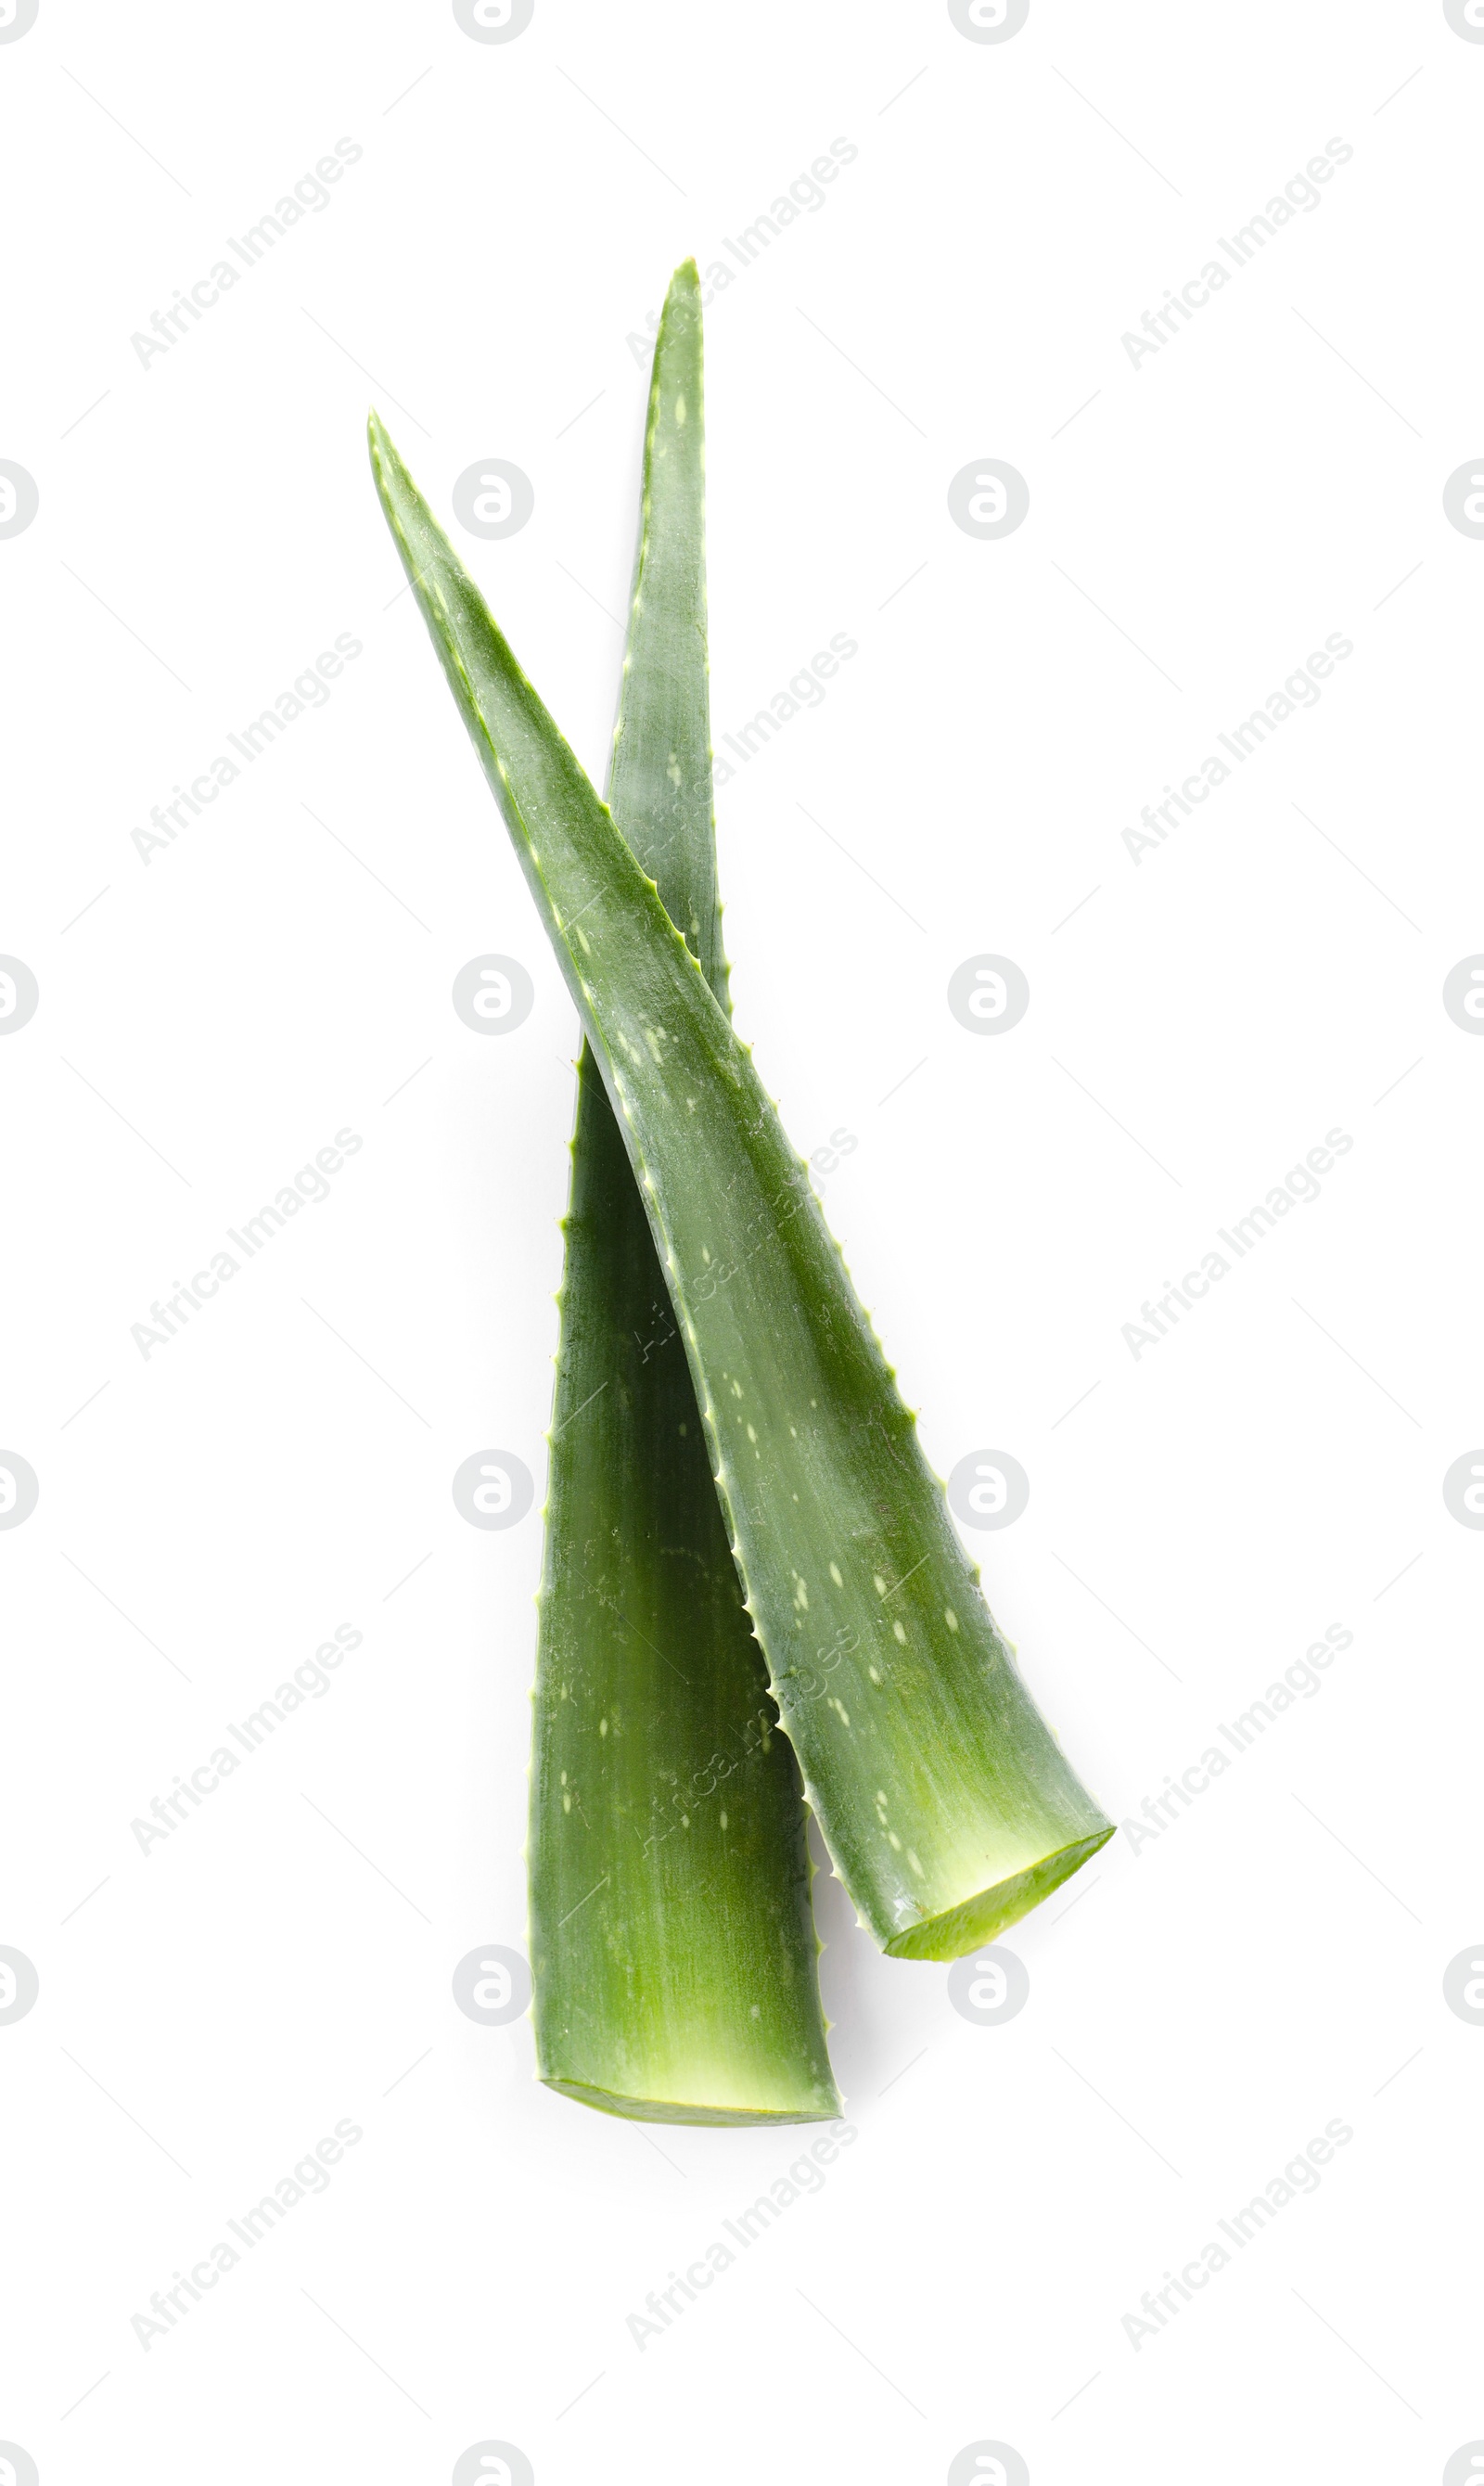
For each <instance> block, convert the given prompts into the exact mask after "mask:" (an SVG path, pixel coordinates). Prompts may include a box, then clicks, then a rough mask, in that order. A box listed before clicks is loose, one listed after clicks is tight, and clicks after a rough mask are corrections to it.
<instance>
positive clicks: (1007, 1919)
mask: <svg viewBox="0 0 1484 2486" xmlns="http://www.w3.org/2000/svg"><path fill="white" fill-rule="evenodd" d="M1113 1828H1114V1825H1113V1823H1112V1822H1110V1823H1109V1824H1108V1826H1107V1828H1106V1829H1104V1830H1099V1831H1096V1832H1094V1834H1093V1835H1092V1837H1090V1838H1077V1839H1074V1840H1073V1841H1072V1843H1071V1844H1070V1845H1069V1846H1067V1847H1058V1850H1057V1852H1056V1854H1055V1855H1053V1856H1043V1857H1042V1858H1041V1860H1040V1862H1039V1864H1031V1865H1030V1866H1028V1868H1027V1869H1026V1871H1025V1872H1024V1873H1012V1874H1011V1875H1010V1877H1009V1879H1008V1880H1007V1881H1004V1882H996V1883H994V1884H992V1885H991V1887H990V1888H989V1889H988V1890H987V1891H979V1892H976V1894H975V1896H974V1897H973V1898H972V1899H965V1900H964V1901H963V1903H962V1905H961V1906H959V1907H956V1908H947V1909H945V1911H944V1913H943V1914H942V1916H938V1917H926V1918H924V1919H923V1920H922V1922H921V1924H916V1925H909V1926H908V1928H907V1930H906V1932H905V1933H901V1934H895V1935H893V1939H892V1940H891V1941H890V1942H889V1943H888V1944H887V1946H886V1948H887V1950H888V1951H889V1952H890V1954H891V1956H892V1957H893V1959H962V1958H963V1957H964V1956H965V1954H966V1953H967V1952H969V1951H971V1950H977V1949H978V1947H979V1945H980V1944H981V1943H986V1942H992V1941H993V1940H994V1937H995V1936H996V1934H1003V1932H1004V1930H1005V1927H1006V1926H1007V1925H1014V1924H1018V1923H1019V1922H1020V1920H1021V1918H1022V1917H1028V1916H1029V1915H1030V1914H1031V1909H1032V1908H1038V1907H1039V1906H1040V1904H1041V1901H1042V1900H1043V1899H1049V1898H1050V1896H1051V1894H1052V1892H1053V1891H1055V1890H1057V1889H1058V1888H1059V1886H1060V1885H1061V1883H1063V1882H1067V1881H1070V1880H1071V1877H1072V1875H1073V1874H1074V1873H1076V1872H1078V1871H1080V1869H1081V1868H1082V1866H1083V1865H1084V1864H1086V1862H1087V1860H1088V1858H1089V1857H1092V1856H1095V1855H1096V1854H1097V1851H1098V1849H1099V1848H1100V1847H1106V1846H1107V1844H1108V1841H1109V1840H1110V1838H1112V1837H1113Z"/></svg>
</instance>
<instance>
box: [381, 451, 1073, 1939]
mask: <svg viewBox="0 0 1484 2486" xmlns="http://www.w3.org/2000/svg"><path fill="white" fill-rule="evenodd" d="M371 462H372V467H373V471H374V474H375V478H376V483H377V488H378V491H379V493H380V495H381V500H382V506H383V509H384V511H385V512H386V515H387V518H388V520H389V522H390V524H391V527H392V532H393V535H394V537H395V539H396V540H397V543H398V549H399V551H400V554H401V558H402V561H403V564H404V566H405V567H406V570H407V573H408V576H409V578H410V579H411V581H412V584H413V588H414V592H415V594H416V595H417V598H418V601H419V603H420V605H421V607H422V610H423V615H424V619H425V621H426V622H427V625H428V629H429V633H430V635H431V637H432V640H433V645H434V647H435V649H436V650H437V653H438V655H439V658H440V660H441V662H442V664H443V668H444V672H445V674H446V676H447V678H448V681H449V684H450V687H451V689H452V690H453V697H454V701H455V703H456V704H457V706H458V708H459V710H460V713H461V714H462V716H463V719H464V722H465V725H466V726H467V727H468V729H469V732H470V734H471V736H472V738H473V741H474V744H475V748H476V750H477V752H478V754H479V757H480V760H481V765H482V766H483V769H484V772H485V775H486V778H487V779H488V782H489V784H490V787H491V789H492V790H493V792H494V794H495V798H496V800H497V802H498V803H499V805H500V808H501V810H502V812H503V814H504V816H505V820H506V824H507V826H508V830H509V832H510V837H511V841H512V842H513V844H514V847H515V851H516V854H517V856H518V857H519V859H520V862H521V864H522V867H523V869H524V870H525V873H526V877H527V881H528V884H529V886H530V889H531V892H532V896H533V897H534V898H535V900H536V906H537V909H538V911H539V913H540V915H541V918H542V921H543V923H544V924H545V926H546V929H547V932H548V934H549V936H550V938H551V941H552V945H553V948H554V950H555V952H556V955H557V958H558V961H559V964H560V965H561V967H562V970H563V975H564V976H565V978H566V981H567V984H568V987H569V989H570V991H571V993H572V997H573V1000H574V1002H575V1003H576V1005H577V1008H578V1009H579V1011H580V1013H581V1015H582V1019H583V1024H584V1026H585V1028H586V1031H587V1035H588V1040H589V1042H590V1044H591V1048H592V1052H593V1056H594V1059H595V1061H596V1063H597V1066H598V1069H599V1071H600V1073H601V1076H602V1080H603V1084H604V1087H605V1088H606V1090H607V1091H608V1094H609V1097H610V1100H611V1101H612V1103H613V1104H614V1106H615V1108H616V1113H617V1117H618V1127H619V1129H620V1131H621V1133H622V1137H623V1143H624V1146H625V1148H626V1150H627V1152H628V1156H629V1160H630V1162H631V1164H632V1165H633V1167H634V1170H635V1173H636V1174H637V1176H638V1178H639V1183H640V1188H641V1192H642V1195H643V1198H644V1202H645V1207H646V1213H647V1216H648V1219H649V1225H650V1229H651V1232H652V1233H653V1235H654V1238H655V1243H656V1248H657V1250H658V1253H659V1257H660V1261H661V1264H662V1266H663V1269H664V1273H665V1280H666V1284H667V1285H668V1287H669V1290H670V1294H671V1298H672V1301H673V1304H674V1306H675V1311H676V1316H677V1319H678V1322H679V1326H680V1329H681V1332H682V1334H683V1336H684V1339H685V1343H686V1352H687V1356H688V1358H689V1361H690V1366H691V1373H692V1378H693V1381H694V1383H695V1387H696V1395H697V1399H698V1402H699V1404H700V1407H701V1419H702V1423H703V1424H704V1426H705V1432H706V1439H707V1443H708V1446H709V1449H710V1451H711V1456H712V1465H713V1475H714V1478H715V1482H716V1489H717V1493H718V1495H719V1497H720V1500H721V1504H722V1507H723V1510H724V1512H725V1514H726V1517H727V1520H728V1531H729V1535H730V1541H731V1547H732V1555H733V1559H734V1560H735V1561H736V1563H737V1566H738V1569H739V1571H740V1572H741V1575H742V1580H743V1584H744V1587H745V1588H746V1591H747V1608H748V1612H749V1614H750V1615H751V1616H752V1617H753V1621H754V1625H755V1628H756V1632H757V1636H758V1638H759V1640H760V1642H761V1644H762V1648H763V1653H764V1656H765V1657H766V1659H767V1663H768V1670H769V1681H770V1685H771V1688H772V1691H773V1695H774V1698H775V1699H777V1701H778V1703H779V1706H780V1709H781V1711H782V1715H783V1726H784V1728H785V1731H786V1732H787V1735H788V1737H789V1740H790V1742H791V1743H792V1744H793V1747H794V1750H795V1752H796V1753H797V1754H798V1757H799V1761H800V1765H801V1768H802V1771H803V1776H804V1785H805V1793H806V1795H807V1797H808V1800H809V1802H810V1804H811V1808H812V1809H813V1810H814V1812H815V1814H816V1816H817V1818H818V1820H819V1824H820V1827H821V1829H822V1831H823V1833H824V1836H825V1838H826V1840H827V1842H828V1845H829V1848H830V1852H831V1855H832V1857H833V1858H834V1861H835V1864H836V1867H837V1870H838V1873H839V1875H840V1878H841V1879H842V1881H843V1882H844V1884H845V1887H846V1889H847V1890H848V1892H850V1895H851V1897H852V1899H853V1900H854V1902H855V1906H856V1910H857V1913H858V1915H859V1917H860V1919H861V1921H862V1922H863V1923H864V1924H865V1925H866V1927H868V1929H869V1931H870V1932H871V1933H872V1934H873V1935H874V1937H875V1939H876V1940H877V1942H879V1943H880V1944H881V1945H882V1946H883V1947H885V1948H886V1949H888V1950H890V1951H893V1952H895V1953H896V1954H898V1955H899V1956H903V1957H908V1958H926V1959H951V1958H955V1957H957V1956H959V1955H960V1954H962V1953H963V1952H966V1951H969V1950H972V1949H974V1948H975V1947H976V1946H977V1945H978V1944H979V1943H981V1942H984V1941H986V1940H988V1939H989V1938H990V1937H991V1936H992V1935H993V1934H995V1933H996V1932H998V1931H1000V1930H1001V1929H1002V1928H1003V1927H1004V1926H1006V1925H1009V1924H1012V1923H1013V1922H1015V1921H1016V1920H1017V1919H1018V1918H1020V1917H1022V1916H1024V1915H1025V1914H1026V1912H1027V1910H1028V1909H1030V1908H1031V1907H1032V1906H1034V1905H1035V1904H1036V1902H1037V1901H1038V1900H1040V1899H1042V1898H1044V1897H1045V1896H1046V1895H1047V1893H1048V1892H1051V1891H1053V1890H1055V1889H1056V1888H1057V1887H1058V1884H1059V1883H1061V1882H1063V1881H1064V1880H1065V1879H1066V1878H1067V1876H1068V1875H1069V1874H1070V1873H1073V1872H1075V1871H1076V1869H1077V1867H1078V1866H1079V1865H1080V1864H1084V1863H1085V1862H1086V1859H1087V1858H1088V1857H1089V1856H1090V1855H1092V1854H1093V1853H1094V1852H1095V1850H1096V1849H1097V1848H1099V1847H1101V1846H1102V1845H1103V1843H1104V1841H1105V1840H1106V1839H1108V1838H1110V1837H1112V1836H1113V1825H1112V1823H1110V1822H1109V1821H1108V1820H1107V1818H1106V1817H1105V1815H1104V1814H1103V1813H1102V1812H1101V1811H1100V1810H1099V1809H1098V1808H1097V1806H1096V1805H1095V1804H1094V1803H1093V1801H1092V1799H1091V1797H1090V1796H1089V1795H1088V1794H1087V1793H1086V1789H1085V1788H1084V1787H1083V1785H1082V1784H1081V1782H1080V1781H1079V1780H1078V1779H1077V1778H1076V1776H1075V1775H1074V1773H1073V1771H1072V1769H1071V1767H1070V1766H1069V1764H1068V1762H1067V1761H1066V1759H1065V1758H1064V1756H1063V1754H1062V1753H1061V1751H1060V1748H1059V1746H1058V1742H1057V1740H1056V1738H1055V1736H1054V1735H1053V1734H1052V1733H1051V1731H1050V1729H1049V1728H1048V1727H1047V1726H1046V1725H1045V1723H1044V1721H1043V1720H1042V1718H1041V1717H1040V1715H1039V1713H1038V1712H1037V1710H1036V1708H1035V1705H1034V1703H1033V1701H1032V1700H1031V1698H1030V1695H1029V1694H1028V1693H1027V1691H1026V1689H1025V1687H1024V1685H1023V1684H1022V1682H1021V1680H1020V1676H1019V1674H1018V1672H1017V1671H1016V1668H1015V1665H1014V1661H1013V1656H1012V1653H1011V1651H1010V1649H1009V1647H1008V1645H1007V1644H1006V1643H1005V1641H1004V1640H1003V1637H1002V1635H1001V1633H1000V1631H999V1629H998V1627H997V1626H996V1624H995V1622H994V1621H993V1619H992V1617H991V1616H990V1614H989V1612H988V1609H987V1607H986V1606H985V1604H984V1602H983V1599H982V1597H981V1596H980V1594H979V1591H978V1586H977V1580H978V1574H977V1571H976V1568H975V1567H974V1566H973V1565H971V1563H970V1562H969V1561H968V1559H967V1557H966V1556H965V1554H964V1552H963V1549H962V1548H961V1546H960V1545H959V1543H958V1540H957V1538H956V1536H955V1535H954V1533H953V1530H952V1527H951V1525H950V1523H949V1520H948V1507H947V1502H946V1498H945V1495H944V1490H943V1487H942V1484H941V1483H940V1482H939V1480H938V1479H937V1478H935V1477H934V1476H933V1474H932V1472H931V1470H930V1469H929V1468H928V1466H927V1463H926V1461H925V1459H924V1458H923V1456H922V1453H921V1448H920V1446H919V1443H918V1440H917V1434H916V1420H915V1418H914V1417H913V1416H912V1414H911V1413H910V1412H909V1411H908V1410H907V1409H906V1408H905V1407H904V1406H903V1405H902V1402H901V1399H900V1397H899V1395H898V1394H897V1391H896V1388H895V1384H894V1380H893V1373H892V1371H891V1368H890V1367H889V1366H888V1365H887V1363H886V1360H885V1358H884V1356H883V1354H882V1351H881V1348H880V1346H879V1344H878V1342H877V1340H876V1338H875V1335H874V1333H873V1331H872V1330H871V1327H870V1324H869V1322H868V1321H867V1319H866V1314H865V1313H864V1312H863V1311H862V1308H861V1306H860V1303H859V1302H858V1300H857V1297H856V1295H855V1292H854V1289H853V1288H852V1286H851V1284H850V1279H849V1276H848V1274H847V1272H846V1269H845V1265H844V1262H843V1259H842V1258H841V1256H840V1253H839V1249H838V1245H837V1244H836V1243H835V1241H834V1240H833V1238H832V1236H831V1235H830V1232H829V1230H828V1229H827V1227H826V1226H825V1223H824V1219H823V1215H822V1213H821V1211H820V1209H819V1206H818V1203H817V1202H816V1201H815V1199H814V1195H813V1193H812V1192H811V1188H810V1185H809V1182H808V1178H807V1175H806V1173H805V1169H804V1167H803V1164H802V1162H801V1161H800V1159H799V1157H798V1155H797V1153H796V1151H795V1150H794V1149H793V1148H792V1146H790V1145H789V1142H788V1140H787V1138H786V1137H785V1135H784V1133H783V1128H782V1125H781V1123H780V1121H779V1119H778V1116H777V1114H776V1112H775V1110H774V1108H773V1105H772V1103H771V1102H770V1100H769V1098H768V1096H767V1094H766V1093H765V1091H764V1090H763V1088H762V1085H761V1082H760V1081H759V1079H758V1077H757V1075H756V1071H755V1069H754V1067H753V1062H752V1057H751V1054H750V1052H749V1050H748V1049H747V1047H746V1046H744V1045H743V1044H742V1043H741V1042H740V1041H739V1040H738V1038H737V1036H735V1035H734V1033H733V1031H732V1028H731V1024H730V1022H729V1020H728V1017H727V1015H726V1013H725V1012H724V1011H723V1010H722V1009H721V1008H720V1007H719V1006H718V1004H717V1002H716V1000H715V997H714V996H713V994H712V992H711V990H710V987H709V986H708V984H707V983H706V981H705V978H704V977H703V975H702V974H701V969H700V967H699V966H698V965H697V963H696V960H695V959H694V958H693V957H692V956H691V954H690V952H689V951H688V950H687V949H686V946H685V943H684V942H683V940H682V939H681V938H680V936H679V934H678V933H677V932H676V930H675V928H674V925H673V924H672V923H671V920H670V918H669V916H668V915H667V914H666V912H665V909H664V907H663V905H662V904H661V901H660V898H659V895H658V892H657V890H656V889H655V886H654V883H653V882H652V881H651V880H650V879H649V878H648V877H647V875H646V873H645V871H644V870H642V868H641V866H640V865H639V864H638V863H637V862H636V860H635V858H634V856H633V855H632V853H631V852H630V851H629V848H628V847H627V846H626V845H625V843H624V842H623V839H622V838H621V837H620V835H619V834H618V830H617V828H616V827H615V825H614V822H613V819H612V817H611V815H609V813H608V811H607V810H606V808H605V807H604V805H603V804H602V803H601V802H600V800H599V799H598V796H597V794H596V793H595V792H594V790H593V788H592V787H591V784H590V782H589V780H588V779H587V777H586V776H585V775H584V773H583V771H582V769H581V767H580V766H579V764H578V762H577V760H576V759H575V757H574V756H573V754H572V752H571V751H570V749H569V748H568V746H567V744H566V743H565V742H564V741H563V737H562V735H561V733H560V732H558V730H557V727H556V726H555V724H554V723H553V721H552V719H551V717H550V716H549V715H548V714H547V711H546V709H545V708H544V707H543V705H542V704H541V702H540V700H539V698H538V697H537V695H536V691H535V690H534V689H533V687H532V685H531V684H530V682H529V681H527V679H526V677H525V676H524V675H523V674H522V673H521V670H520V668H519V666H518V665H517V663H516V661H515V659H514V657H513V655H512V654H511V652H510V649H509V648H508V644H507V642H506V640H505V638H504V637H503V636H502V634H501V632H500V630H499V629H498V627H497V626H496V624H495V622H494V621H492V620H491V618H490V616H489V614H488V613H487V611H486V610H485V607H484V605H483V603H482V601H481V597H480V594H479V592H478V590H477V589H476V587H475V586H474V584H473V582H472V580H471V579H470V578H469V577H468V576H467V574H466V573H465V571H464V570H463V568H462V566H460V564H459V562H458V561H457V559H456V558H455V556H454V554H453V551H452V549H451V547H450V546H449V544H448V542H447V540H446V539H445V538H444V536H443V534H442V532H441V531H440V529H439V528H438V526H437V524H436V522H435V521H434V519H433V518H432V516H431V514H430V512H429V511H428V510H427V508H426V504H425V502H424V501H423V499H422V497H421V495H420V494H419V492H418V490H417V487H416V485H415V484H414V483H413V482H412V479H411V477H410V476H409V474H408V473H407V470H406V468H405V466H404V465H403V464H402V462H401V460H400V458H399V457H398V455H397V452H396V450H395V449H394V447H393V445H392V443H391V441H390V439H389V438H388V436H387V433H386V431H385V429H384V428H383V427H382V425H381V424H380V422H379V420H378V419H377V418H376V417H375V416H374V415H373V416H372V418H371Z"/></svg>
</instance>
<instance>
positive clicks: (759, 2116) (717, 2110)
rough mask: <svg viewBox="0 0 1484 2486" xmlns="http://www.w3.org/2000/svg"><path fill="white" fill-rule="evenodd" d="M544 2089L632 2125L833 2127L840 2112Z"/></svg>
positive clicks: (568, 2085)
mask: <svg viewBox="0 0 1484 2486" xmlns="http://www.w3.org/2000/svg"><path fill="white" fill-rule="evenodd" d="M543 2085H544V2086H545V2087H547V2088H549V2089H555V2090H556V2091H557V2094H558V2096H559V2097H568V2098H575V2099H576V2100H577V2103H578V2105H579V2106H591V2107H596V2109H597V2111H598V2113H599V2114H618V2115H623V2116H626V2117H627V2119H628V2120H629V2122H631V2123H704V2124H715V2125H722V2124H727V2125H736V2124H747V2123H833V2122H835V2121H836V2120H837V2118H838V2116H839V2114H840V2113H842V2111H843V2110H842V2109H841V2106H840V2103H839V2100H838V2098H832V2099H831V2100H830V2101H828V2102H826V2103H824V2104H822V2105H818V2106H797V2107H743V2106H739V2107H724V2106H692V2105H688V2104H687V2103H686V2102H685V2100H684V2099H682V2098H652V2097H622V2096H620V2095H619V2094H618V2091H617V2090H614V2089H595V2088H590V2087H589V2086H588V2085H587V2084H586V2083H585V2082H582V2081H554V2080H547V2081H546V2082H545V2083H544V2084H543Z"/></svg>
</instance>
